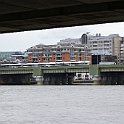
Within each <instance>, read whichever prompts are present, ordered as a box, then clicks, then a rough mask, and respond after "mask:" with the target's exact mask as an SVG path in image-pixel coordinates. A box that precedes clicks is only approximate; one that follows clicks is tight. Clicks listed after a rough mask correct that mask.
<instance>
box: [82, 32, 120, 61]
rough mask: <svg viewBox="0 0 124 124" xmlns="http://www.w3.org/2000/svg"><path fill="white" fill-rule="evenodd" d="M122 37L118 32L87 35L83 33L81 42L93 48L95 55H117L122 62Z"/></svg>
mask: <svg viewBox="0 0 124 124" xmlns="http://www.w3.org/2000/svg"><path fill="white" fill-rule="evenodd" d="M121 40H122V38H121V37H120V36H119V35H118V34H111V35H108V36H101V34H96V35H95V36H94V35H89V34H88V35H87V34H83V35H82V37H81V43H82V44H84V45H85V46H88V48H89V49H90V50H91V53H92V54H93V55H111V56H116V57H117V63H120V48H121V47H120V42H121Z"/></svg>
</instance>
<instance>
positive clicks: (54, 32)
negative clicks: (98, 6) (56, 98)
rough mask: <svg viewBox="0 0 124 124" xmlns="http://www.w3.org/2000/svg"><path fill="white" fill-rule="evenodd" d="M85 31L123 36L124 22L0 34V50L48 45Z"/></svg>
mask: <svg viewBox="0 0 124 124" xmlns="http://www.w3.org/2000/svg"><path fill="white" fill-rule="evenodd" d="M86 32H90V34H91V35H95V34H96V33H101V35H103V36H107V35H109V34H119V35H120V36H122V37H123V36H124V22H120V23H106V24H97V25H85V26H75V27H66V28H54V29H45V30H35V31H24V32H16V33H5V34H0V52H4V51H26V50H27V49H28V48H30V47H32V46H35V45H37V44H45V45H49V44H56V43H57V42H59V41H60V40H62V39H66V38H80V37H81V35H82V34H84V33H86Z"/></svg>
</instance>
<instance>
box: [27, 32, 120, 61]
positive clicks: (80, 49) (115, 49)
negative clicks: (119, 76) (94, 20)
mask: <svg viewBox="0 0 124 124" xmlns="http://www.w3.org/2000/svg"><path fill="white" fill-rule="evenodd" d="M121 40H122V38H121V37H120V36H119V35H118V34H111V35H108V36H101V34H96V35H95V36H94V35H90V34H88V33H86V34H83V35H82V36H81V38H77V39H71V38H68V39H64V40H60V42H58V43H57V45H43V44H39V45H36V46H34V47H31V48H29V49H28V50H27V52H28V62H58V61H59V62H69V61H91V60H92V59H91V58H92V55H102V56H105V55H106V56H107V57H109V56H113V57H114V58H117V59H116V62H117V63H120V61H121V52H120V50H121Z"/></svg>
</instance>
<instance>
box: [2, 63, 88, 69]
mask: <svg viewBox="0 0 124 124" xmlns="http://www.w3.org/2000/svg"><path fill="white" fill-rule="evenodd" d="M89 64H90V61H77V62H49V63H16V64H0V67H12V68H16V67H34V66H35V67H38V66H42V67H51V66H76V65H89Z"/></svg>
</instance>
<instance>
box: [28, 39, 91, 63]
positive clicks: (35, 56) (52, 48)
mask: <svg viewBox="0 0 124 124" xmlns="http://www.w3.org/2000/svg"><path fill="white" fill-rule="evenodd" d="M84 50H85V48H84V45H82V44H81V43H79V42H77V43H74V42H68V41H67V42H65V41H63V42H62V41H61V42H59V43H58V44H57V45H42V44H40V45H36V46H34V47H31V48H29V49H28V50H27V53H28V62H70V61H91V54H90V52H89V50H88V49H87V51H86V52H87V56H86V55H85V51H84Z"/></svg>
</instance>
